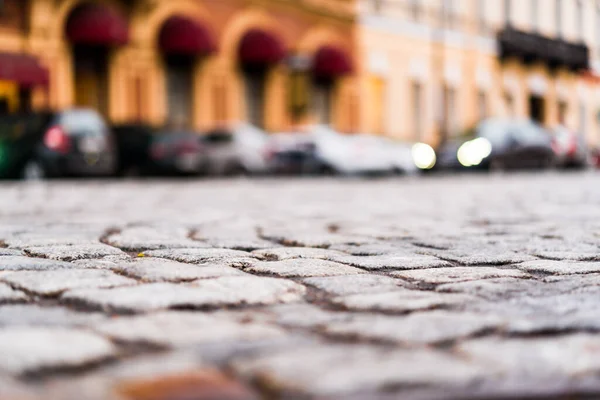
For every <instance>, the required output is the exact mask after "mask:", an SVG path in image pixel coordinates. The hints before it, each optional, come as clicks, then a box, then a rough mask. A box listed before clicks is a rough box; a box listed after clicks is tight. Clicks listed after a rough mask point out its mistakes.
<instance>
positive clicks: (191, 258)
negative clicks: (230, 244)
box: [144, 248, 253, 263]
mask: <svg viewBox="0 0 600 400" xmlns="http://www.w3.org/2000/svg"><path fill="white" fill-rule="evenodd" d="M144 255H145V256H146V257H157V258H166V259H169V260H174V261H180V262H184V263H206V262H209V261H216V260H228V261H236V260H245V259H247V258H253V257H252V254H251V253H249V252H247V251H240V250H231V249H204V248H194V249H172V250H151V251H146V252H144Z"/></svg>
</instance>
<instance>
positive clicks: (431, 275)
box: [390, 267, 529, 284]
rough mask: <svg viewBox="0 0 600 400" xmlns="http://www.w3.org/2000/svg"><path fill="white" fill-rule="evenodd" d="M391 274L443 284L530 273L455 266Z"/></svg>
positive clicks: (519, 276)
mask: <svg viewBox="0 0 600 400" xmlns="http://www.w3.org/2000/svg"><path fill="white" fill-rule="evenodd" d="M390 275H391V276H394V277H397V278H403V279H408V280H410V281H417V282H424V283H431V284H443V283H453V282H464V281H474V280H480V279H491V278H502V277H511V278H528V277H529V275H528V274H526V273H524V272H522V271H519V270H518V269H501V268H493V267H453V268H432V269H422V270H415V271H393V272H390Z"/></svg>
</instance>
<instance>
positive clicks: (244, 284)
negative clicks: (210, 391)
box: [62, 277, 305, 312]
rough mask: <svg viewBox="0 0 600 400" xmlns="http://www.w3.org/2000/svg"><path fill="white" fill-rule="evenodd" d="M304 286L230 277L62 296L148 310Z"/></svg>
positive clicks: (285, 295) (214, 303) (265, 298)
mask: <svg viewBox="0 0 600 400" xmlns="http://www.w3.org/2000/svg"><path fill="white" fill-rule="evenodd" d="M304 290H305V289H304V287H303V286H301V285H298V284H296V283H294V282H291V281H285V280H278V279H275V278H257V277H231V278H217V279H210V280H206V281H198V282H196V283H189V284H181V285H177V284H173V283H151V284H143V285H138V286H134V287H131V288H129V287H120V288H113V289H79V290H70V291H67V292H66V293H65V294H64V295H63V296H62V299H63V300H64V301H66V302H69V303H75V304H80V305H84V306H89V307H92V308H96V309H110V310H116V311H133V312H136V311H137V312H139V311H149V310H159V309H165V308H187V307H189V308H202V307H218V306H227V305H231V306H234V305H246V304H271V303H277V302H289V301H297V300H299V299H300V298H301V297H302V295H303V294H304Z"/></svg>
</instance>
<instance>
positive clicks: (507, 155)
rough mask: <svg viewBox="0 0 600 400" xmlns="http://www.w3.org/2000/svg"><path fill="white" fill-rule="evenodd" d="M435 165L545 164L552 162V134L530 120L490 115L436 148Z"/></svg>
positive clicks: (494, 166) (506, 166)
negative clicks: (467, 130)
mask: <svg viewBox="0 0 600 400" xmlns="http://www.w3.org/2000/svg"><path fill="white" fill-rule="evenodd" d="M436 158H437V164H436V168H437V169H446V170H448V169H450V170H451V169H515V168H548V167H551V166H553V165H554V163H555V154H554V151H553V149H552V138H551V136H550V134H549V133H548V132H546V131H545V130H544V129H543V128H541V127H540V126H538V125H537V124H535V123H534V122H532V121H529V120H511V119H503V118H493V119H488V120H485V121H482V122H481V123H480V124H479V125H477V127H476V128H475V129H473V130H471V131H469V132H467V133H466V134H465V135H463V136H462V137H459V138H455V139H452V140H449V141H447V142H446V143H445V144H444V145H443V146H441V148H440V149H438V152H437V157H436Z"/></svg>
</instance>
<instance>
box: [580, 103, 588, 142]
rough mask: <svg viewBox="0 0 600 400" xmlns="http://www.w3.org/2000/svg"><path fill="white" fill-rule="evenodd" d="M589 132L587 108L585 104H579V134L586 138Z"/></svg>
mask: <svg viewBox="0 0 600 400" xmlns="http://www.w3.org/2000/svg"><path fill="white" fill-rule="evenodd" d="M586 130H587V107H586V106H585V102H583V101H582V102H580V103H579V134H580V135H582V136H583V137H585V135H586V132H585V131H586Z"/></svg>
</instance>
